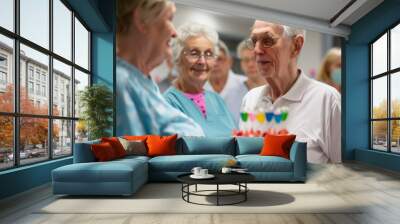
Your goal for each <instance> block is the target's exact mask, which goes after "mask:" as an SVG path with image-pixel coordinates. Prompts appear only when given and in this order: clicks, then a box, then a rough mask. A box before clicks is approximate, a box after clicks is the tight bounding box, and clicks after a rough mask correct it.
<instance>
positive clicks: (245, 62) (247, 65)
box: [236, 39, 266, 90]
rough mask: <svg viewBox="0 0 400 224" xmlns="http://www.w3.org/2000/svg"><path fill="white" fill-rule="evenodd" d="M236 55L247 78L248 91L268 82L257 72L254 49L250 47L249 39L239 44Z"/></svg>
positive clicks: (245, 82)
mask: <svg viewBox="0 0 400 224" xmlns="http://www.w3.org/2000/svg"><path fill="white" fill-rule="evenodd" d="M236 54H237V56H238V57H239V59H240V67H241V69H242V71H243V72H244V74H245V75H246V77H247V80H246V81H244V84H245V85H246V87H247V90H251V89H253V88H255V87H259V86H262V85H265V83H266V81H265V79H264V77H262V76H261V75H260V73H258V71H257V63H256V56H255V53H254V49H250V48H249V47H248V45H247V39H245V40H243V41H241V42H240V43H239V45H238V46H237V49H236Z"/></svg>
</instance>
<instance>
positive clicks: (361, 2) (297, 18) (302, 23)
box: [174, 0, 383, 37]
mask: <svg viewBox="0 0 400 224" xmlns="http://www.w3.org/2000/svg"><path fill="white" fill-rule="evenodd" d="M174 1H175V2H176V3H177V9H178V10H177V14H176V19H175V20H174V22H175V23H176V24H177V25H180V24H181V23H182V22H183V21H185V22H186V21H196V22H200V23H207V24H208V25H210V26H212V27H213V28H215V29H217V30H218V31H220V32H221V33H222V34H224V35H229V36H232V37H239V36H243V33H245V32H248V31H249V28H250V27H251V25H252V24H253V21H254V19H261V20H268V21H271V22H277V23H281V24H285V25H290V26H294V27H299V28H304V29H307V30H312V31H316V32H321V33H326V34H331V35H336V36H342V37H347V36H348V35H349V34H350V32H351V25H352V24H353V23H355V22H356V21H358V20H359V19H360V18H361V17H362V16H364V15H365V14H367V13H368V12H369V11H371V10H372V9H373V8H375V7H376V6H378V5H379V4H380V3H382V2H383V0H247V1H244V0H201V1H199V0H174ZM346 6H347V7H346ZM342 9H345V10H342ZM339 12H341V13H339Z"/></svg>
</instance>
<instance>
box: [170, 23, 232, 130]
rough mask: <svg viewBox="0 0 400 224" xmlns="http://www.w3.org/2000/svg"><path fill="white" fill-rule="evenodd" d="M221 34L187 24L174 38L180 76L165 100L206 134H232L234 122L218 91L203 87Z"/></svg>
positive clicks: (196, 25)
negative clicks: (198, 125)
mask: <svg viewBox="0 0 400 224" xmlns="http://www.w3.org/2000/svg"><path fill="white" fill-rule="evenodd" d="M217 44H218V34H217V32H216V31H214V30H212V29H210V28H208V27H207V26H204V25H200V24H192V23H187V24H184V25H182V26H181V27H179V28H178V31H177V37H176V39H174V41H173V45H172V46H173V56H174V63H175V66H176V69H177V72H178V77H177V79H176V80H175V81H174V82H173V85H172V87H170V88H169V89H168V90H167V91H166V92H165V93H164V97H165V98H166V100H167V101H168V102H169V103H170V104H171V105H172V106H173V107H175V108H177V109H178V110H180V111H182V112H183V113H185V114H186V115H187V116H189V117H190V118H192V119H193V120H194V121H196V122H197V123H198V124H200V126H201V127H202V128H203V131H204V133H205V135H206V136H213V137H220V136H231V135H232V131H233V129H235V122H234V121H233V118H232V116H231V113H230V112H229V110H228V108H227V107H226V105H225V102H224V100H223V99H222V98H221V97H220V96H219V95H218V94H217V93H214V92H211V91H208V90H204V88H203V87H204V84H205V83H206V82H207V79H208V78H209V75H210V72H211V70H212V68H213V67H214V65H215V61H216V58H217V56H216V55H217V52H218V47H217Z"/></svg>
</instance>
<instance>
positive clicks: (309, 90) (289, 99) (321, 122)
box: [242, 20, 341, 163]
mask: <svg viewBox="0 0 400 224" xmlns="http://www.w3.org/2000/svg"><path fill="white" fill-rule="evenodd" d="M304 41H305V31H304V30H301V29H295V28H291V27H288V26H283V25H280V24H274V23H270V22H265V21H259V20H256V21H255V22H254V25H253V27H252V29H251V35H250V39H249V41H248V44H249V47H250V48H252V49H254V51H255V56H256V62H257V69H258V72H259V73H260V74H261V75H262V76H263V77H264V79H265V80H266V82H267V84H266V85H264V86H260V87H257V88H254V89H252V90H250V91H249V92H248V93H247V94H246V96H245V97H244V99H243V102H242V109H243V110H247V111H258V110H263V109H264V110H265V109H267V108H276V109H277V108H282V107H287V108H288V111H289V116H288V117H287V120H286V125H287V129H288V131H289V132H290V133H294V134H295V135H296V139H297V140H298V141H306V142H307V160H308V161H309V162H312V163H327V162H332V163H337V162H341V123H340V122H341V105H340V94H339V92H338V91H337V90H336V89H334V88H333V87H331V86H328V85H326V84H324V83H321V82H318V81H316V80H313V79H311V78H309V77H307V76H306V75H305V74H304V73H303V71H302V70H301V69H300V68H299V67H298V65H297V62H298V58H299V55H300V52H301V50H302V47H303V44H304Z"/></svg>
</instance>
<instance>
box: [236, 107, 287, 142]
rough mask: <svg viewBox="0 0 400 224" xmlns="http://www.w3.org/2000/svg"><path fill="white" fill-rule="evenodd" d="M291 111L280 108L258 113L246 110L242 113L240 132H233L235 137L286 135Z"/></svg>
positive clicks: (259, 110) (257, 111)
mask: <svg viewBox="0 0 400 224" xmlns="http://www.w3.org/2000/svg"><path fill="white" fill-rule="evenodd" d="M288 117H289V109H288V108H287V107H280V108H277V109H275V110H273V109H271V108H270V109H267V110H262V109H258V110H256V111H248V110H244V111H242V112H241V113H240V122H239V130H234V131H233V133H232V134H233V136H246V137H263V136H265V135H266V134H267V133H268V134H273V135H286V134H288V133H289V132H288V131H287V128H286V121H287V119H288Z"/></svg>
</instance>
